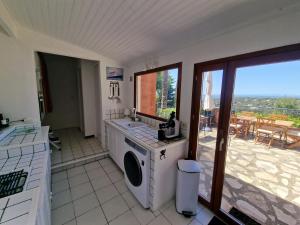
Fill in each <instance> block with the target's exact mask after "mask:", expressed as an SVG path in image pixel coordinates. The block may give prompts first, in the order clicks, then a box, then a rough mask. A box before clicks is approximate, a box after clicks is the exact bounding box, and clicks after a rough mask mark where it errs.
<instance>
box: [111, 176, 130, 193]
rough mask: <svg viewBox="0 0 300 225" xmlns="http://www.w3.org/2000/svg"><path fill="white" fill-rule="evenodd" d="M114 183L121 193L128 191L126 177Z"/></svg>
mask: <svg viewBox="0 0 300 225" xmlns="http://www.w3.org/2000/svg"><path fill="white" fill-rule="evenodd" d="M114 185H115V187H116V188H117V190H118V192H119V193H121V194H123V193H125V192H126V191H128V188H127V185H126V183H125V180H124V179H122V180H119V181H117V182H115V183H114Z"/></svg>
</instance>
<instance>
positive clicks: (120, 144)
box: [116, 132, 126, 172]
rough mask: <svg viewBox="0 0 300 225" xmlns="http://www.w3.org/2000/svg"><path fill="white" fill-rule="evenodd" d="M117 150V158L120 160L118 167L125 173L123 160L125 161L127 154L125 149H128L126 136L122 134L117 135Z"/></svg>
mask: <svg viewBox="0 0 300 225" xmlns="http://www.w3.org/2000/svg"><path fill="white" fill-rule="evenodd" d="M116 137H117V140H116V143H117V148H116V156H117V159H118V166H119V167H120V169H121V170H122V171H123V172H124V163H123V159H124V154H125V147H126V145H125V144H126V143H125V136H124V135H123V134H122V133H121V132H118V134H117V136H116Z"/></svg>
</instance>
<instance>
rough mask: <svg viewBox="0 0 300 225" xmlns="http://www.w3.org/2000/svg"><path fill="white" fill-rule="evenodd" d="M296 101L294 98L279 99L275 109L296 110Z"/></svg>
mask: <svg viewBox="0 0 300 225" xmlns="http://www.w3.org/2000/svg"><path fill="white" fill-rule="evenodd" d="M297 105H298V102H297V99H295V98H279V99H277V100H276V102H275V106H276V108H285V109H297Z"/></svg>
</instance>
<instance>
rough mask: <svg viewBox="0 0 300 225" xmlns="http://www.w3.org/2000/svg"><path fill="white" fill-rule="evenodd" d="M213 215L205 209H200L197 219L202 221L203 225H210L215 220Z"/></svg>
mask: <svg viewBox="0 0 300 225" xmlns="http://www.w3.org/2000/svg"><path fill="white" fill-rule="evenodd" d="M213 216H214V215H213V213H212V212H211V211H209V210H208V209H206V208H205V207H202V208H199V210H198V212H197V216H196V219H197V220H198V221H200V222H201V223H202V224H203V225H206V224H208V223H209V221H210V220H211V219H212V218H213Z"/></svg>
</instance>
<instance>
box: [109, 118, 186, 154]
mask: <svg viewBox="0 0 300 225" xmlns="http://www.w3.org/2000/svg"><path fill="white" fill-rule="evenodd" d="M104 122H105V123H106V124H108V125H110V126H112V127H114V128H116V129H118V130H119V131H120V132H122V134H124V135H125V136H126V137H128V138H129V139H132V140H134V141H135V142H136V143H137V144H139V145H142V146H143V147H144V148H147V149H148V150H150V151H152V152H157V151H161V150H164V149H166V148H169V147H172V146H174V145H179V144H183V143H185V142H186V141H187V139H186V138H183V139H182V140H178V141H174V142H173V143H166V145H165V146H161V147H158V148H154V147H152V146H150V145H148V144H146V143H145V142H143V141H141V140H139V139H138V138H136V137H134V136H133V135H131V134H130V133H129V132H127V131H126V130H125V129H123V128H122V127H120V126H118V125H117V124H115V123H114V122H112V121H111V120H104Z"/></svg>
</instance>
